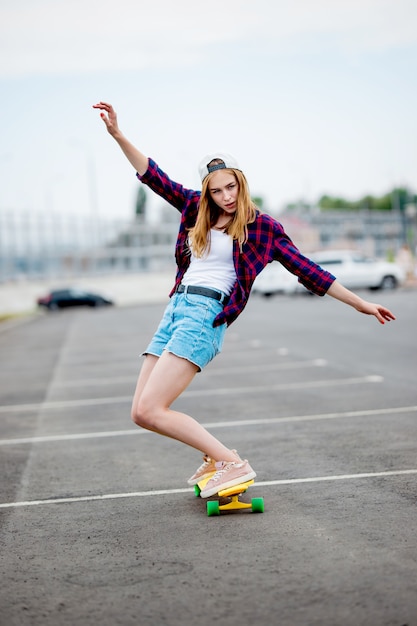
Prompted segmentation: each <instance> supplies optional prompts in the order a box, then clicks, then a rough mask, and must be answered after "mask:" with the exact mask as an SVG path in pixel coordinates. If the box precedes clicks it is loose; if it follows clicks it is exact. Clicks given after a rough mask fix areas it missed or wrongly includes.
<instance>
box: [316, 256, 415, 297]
mask: <svg viewBox="0 0 417 626" xmlns="http://www.w3.org/2000/svg"><path fill="white" fill-rule="evenodd" d="M311 259H312V260H313V261H315V262H316V263H318V264H319V265H320V266H321V267H322V268H323V269H325V270H327V271H329V272H331V273H332V274H333V275H334V276H336V278H337V279H338V280H339V281H340V282H341V283H342V285H344V286H345V287H347V288H348V289H361V288H365V289H395V288H396V287H398V286H399V285H401V284H402V283H403V282H404V280H405V273H404V270H403V269H402V268H401V267H400V266H399V265H397V264H396V263H389V262H388V261H380V260H378V259H373V258H371V257H367V256H365V255H364V254H361V253H360V252H354V251H351V250H325V251H323V252H317V253H316V254H312V255H311Z"/></svg>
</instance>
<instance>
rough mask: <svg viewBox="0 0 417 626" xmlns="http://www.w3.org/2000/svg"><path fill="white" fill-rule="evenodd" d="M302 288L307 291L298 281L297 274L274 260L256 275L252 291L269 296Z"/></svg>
mask: <svg viewBox="0 0 417 626" xmlns="http://www.w3.org/2000/svg"><path fill="white" fill-rule="evenodd" d="M300 288H301V289H302V290H304V291H306V289H304V287H303V286H302V285H301V284H300V283H299V282H298V278H297V276H294V274H291V272H289V271H288V270H286V269H285V267H284V266H283V265H281V263H278V262H277V261H273V262H272V263H269V264H268V265H267V266H266V267H265V268H264V269H263V270H262V272H261V273H260V274H259V275H258V276H257V277H256V279H255V282H254V283H253V287H252V291H253V292H254V293H260V294H261V295H263V296H265V297H269V296H272V295H273V294H275V293H284V294H291V293H295V292H296V291H298V290H299V289H300Z"/></svg>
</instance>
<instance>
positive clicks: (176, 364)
mask: <svg viewBox="0 0 417 626" xmlns="http://www.w3.org/2000/svg"><path fill="white" fill-rule="evenodd" d="M93 107H94V108H96V109H99V110H100V111H101V113H100V115H101V117H102V119H103V121H104V123H105V125H106V128H107V130H108V132H109V133H110V135H111V136H112V137H113V138H114V139H115V140H116V142H117V143H118V144H119V146H120V148H121V149H122V151H123V153H124V154H125V156H126V157H127V159H128V161H129V162H130V163H131V165H132V166H133V167H134V168H135V170H136V173H137V177H138V178H139V180H140V181H141V182H142V183H144V184H146V185H148V186H149V187H150V188H151V189H152V190H153V191H154V192H156V193H157V194H159V195H160V196H162V197H163V198H164V199H165V200H166V201H167V202H169V203H170V204H172V205H173V206H174V207H175V208H176V209H177V210H178V211H180V213H181V223H180V228H179V233H178V239H177V244H176V250H175V255H176V261H177V275H176V281H175V285H174V287H173V289H172V291H171V293H170V302H169V304H168V306H167V308H166V310H165V313H164V316H163V318H162V320H161V323H160V325H159V327H158V329H157V331H156V333H155V335H154V337H153V339H152V340H151V343H150V344H149V346H148V347H147V349H146V350H145V352H144V355H145V360H144V363H143V366H142V369H141V372H140V375H139V378H138V381H137V386H136V391H135V394H134V398H133V403H132V419H133V421H134V422H135V423H136V424H137V425H138V426H141V427H143V428H146V429H148V430H151V431H154V432H156V433H159V434H161V435H165V436H167V437H172V438H173V439H177V440H178V441H181V442H183V443H185V444H187V445H189V446H192V447H193V448H195V449H197V450H199V451H200V452H202V453H203V455H204V456H203V464H202V465H201V466H200V467H199V468H198V469H197V471H196V472H195V473H194V474H193V476H192V477H191V478H190V479H189V480H188V483H189V484H190V485H194V484H196V483H197V482H198V481H200V480H201V479H202V478H203V477H204V476H206V475H208V474H209V473H213V472H215V473H214V475H213V477H212V478H211V479H210V480H209V482H208V483H207V485H206V487H205V488H204V489H203V491H202V492H201V496H202V497H203V498H206V497H209V496H211V495H213V494H215V493H217V492H218V491H219V489H221V488H226V487H229V486H234V485H236V484H238V483H241V482H244V481H246V480H250V479H251V478H254V477H255V476H256V474H255V472H254V470H253V469H252V468H251V466H250V465H249V463H248V461H247V460H242V459H241V458H240V456H239V454H238V453H237V451H236V450H233V449H230V448H228V447H226V446H225V445H223V444H222V443H221V442H220V441H219V440H218V439H216V438H215V437H214V436H213V435H212V434H210V433H209V432H208V431H207V430H206V429H205V428H204V427H203V426H201V424H199V423H198V422H197V421H196V420H194V419H193V418H192V417H190V416H189V415H186V414H184V413H180V412H179V411H175V410H173V409H171V405H172V403H173V402H174V400H176V399H177V398H178V397H179V396H180V395H181V393H182V392H183V391H184V390H185V389H186V388H187V387H188V385H189V384H190V382H191V381H192V379H193V378H194V376H195V374H196V373H197V372H199V371H201V370H202V369H203V368H204V367H205V366H206V365H207V363H209V361H211V359H213V358H214V357H215V356H216V355H217V354H218V353H219V352H220V351H221V348H222V344H223V339H224V333H225V330H226V328H227V327H228V326H230V324H231V323H232V322H233V321H234V320H235V319H236V318H237V317H238V315H239V314H240V313H241V312H242V310H243V309H244V307H245V305H246V303H247V301H248V297H249V294H250V291H251V287H252V284H253V281H254V280H255V278H256V276H257V275H258V274H259V272H261V271H262V269H263V268H264V267H265V265H266V264H267V263H269V262H271V261H274V260H275V261H279V262H281V263H282V264H283V265H284V266H285V267H286V268H287V269H288V270H289V271H291V272H292V273H294V274H295V275H297V276H298V278H299V280H300V282H301V283H302V284H303V285H304V286H305V287H307V288H308V289H309V290H310V291H312V292H313V293H315V294H317V295H320V296H324V295H325V294H326V293H327V294H328V295H330V296H332V297H333V298H336V299H338V300H341V301H342V302H344V303H345V304H349V305H350V306H352V307H354V308H355V309H356V310H357V311H359V312H360V313H365V314H366V315H374V316H375V317H376V318H377V320H378V321H379V322H380V323H381V324H384V323H385V321H387V322H388V321H390V320H394V319H395V317H394V315H393V314H392V313H391V312H390V311H389V310H388V309H386V308H385V307H383V306H381V305H380V304H372V303H370V302H367V301H366V300H363V299H362V298H360V297H359V296H357V295H356V294H354V293H352V292H351V291H349V290H348V289H346V288H345V287H343V286H342V285H341V284H340V283H339V282H338V281H337V280H336V279H335V277H334V276H333V275H332V274H330V273H329V272H327V271H325V270H323V269H322V268H321V267H319V266H318V265H316V264H315V263H313V262H312V261H311V260H310V259H308V258H306V257H305V256H303V255H302V254H301V253H300V251H299V250H298V249H297V248H296V247H295V245H294V244H293V242H292V241H291V239H290V238H289V237H288V235H287V234H286V233H285V231H284V229H283V227H282V225H281V224H280V223H279V222H277V221H276V220H274V219H273V218H272V217H271V216H269V215H267V214H263V213H261V212H260V211H259V210H258V209H257V208H256V206H255V205H254V204H253V202H252V201H251V198H250V193H249V187H248V184H247V181H246V178H245V176H244V174H243V173H242V171H241V170H240V168H239V166H238V164H237V162H236V161H235V159H234V158H233V157H231V156H230V155H228V154H220V153H219V154H214V155H209V156H207V157H206V158H205V159H203V161H202V162H201V164H200V167H199V173H200V177H201V181H202V191H201V192H199V191H193V190H190V189H186V188H184V187H183V186H182V185H180V184H178V183H175V182H173V181H172V180H170V178H169V177H168V176H167V175H166V174H165V173H164V172H163V171H162V170H161V169H160V168H159V167H158V165H157V164H156V163H155V162H154V161H153V160H152V159H148V157H146V156H145V155H144V154H142V153H141V152H140V151H139V150H138V149H137V148H136V147H135V146H134V145H133V144H132V143H130V141H128V139H127V138H126V137H125V136H124V135H123V133H122V132H121V131H120V129H119V126H118V122H117V116H116V113H115V111H114V109H113V107H112V106H111V105H110V104H108V103H106V102H99V103H98V104H95V105H93Z"/></svg>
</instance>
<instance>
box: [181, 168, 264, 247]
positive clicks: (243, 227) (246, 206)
mask: <svg viewBox="0 0 417 626" xmlns="http://www.w3.org/2000/svg"><path fill="white" fill-rule="evenodd" d="M224 171H226V172H229V173H230V174H233V176H234V177H235V179H236V182H237V183H238V187H239V191H238V195H237V202H236V205H237V206H236V211H235V213H234V214H233V215H232V216H231V218H230V221H229V222H228V224H226V227H225V232H226V233H227V234H228V235H229V236H230V237H231V238H232V239H233V240H235V239H236V240H237V241H238V242H239V246H240V248H242V245H243V244H244V243H245V241H246V240H247V238H248V228H247V225H248V224H251V223H252V222H254V221H255V218H256V211H257V209H258V207H257V206H256V204H255V203H254V202H253V201H252V199H251V197H250V192H249V185H248V181H247V180H246V177H245V175H244V174H243V172H241V171H240V170H235V169H229V168H225V169H224ZM210 179H211V174H209V175H208V176H206V178H205V179H204V180H203V185H202V190H201V198H200V203H199V207H198V215H197V220H196V223H195V226H194V227H193V228H190V230H189V233H188V234H189V239H190V242H192V249H193V254H194V256H196V257H199V258H201V257H202V256H203V254H204V253H205V252H206V251H209V250H210V229H211V228H212V227H213V226H214V225H215V224H216V222H217V220H218V217H219V213H220V211H221V209H220V207H218V206H217V204H216V203H215V202H214V200H213V198H212V197H211V195H210V191H209V182H210Z"/></svg>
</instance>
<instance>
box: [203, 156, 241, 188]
mask: <svg viewBox="0 0 417 626" xmlns="http://www.w3.org/2000/svg"><path fill="white" fill-rule="evenodd" d="M215 159H218V160H219V161H222V163H218V164H216V165H215V164H213V165H210V167H209V163H211V162H212V161H214V160H215ZM227 168H231V169H233V170H240V167H239V165H238V162H237V161H236V159H235V158H234V157H232V155H231V154H226V153H225V152H216V153H215V154H208V155H207V156H205V157H204V159H202V160H201V163H200V165H199V166H198V171H199V174H200V178H201V182H203V180H204V179H205V177H206V176H208V175H209V174H210V173H211V172H215V171H216V170H224V169H227Z"/></svg>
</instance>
